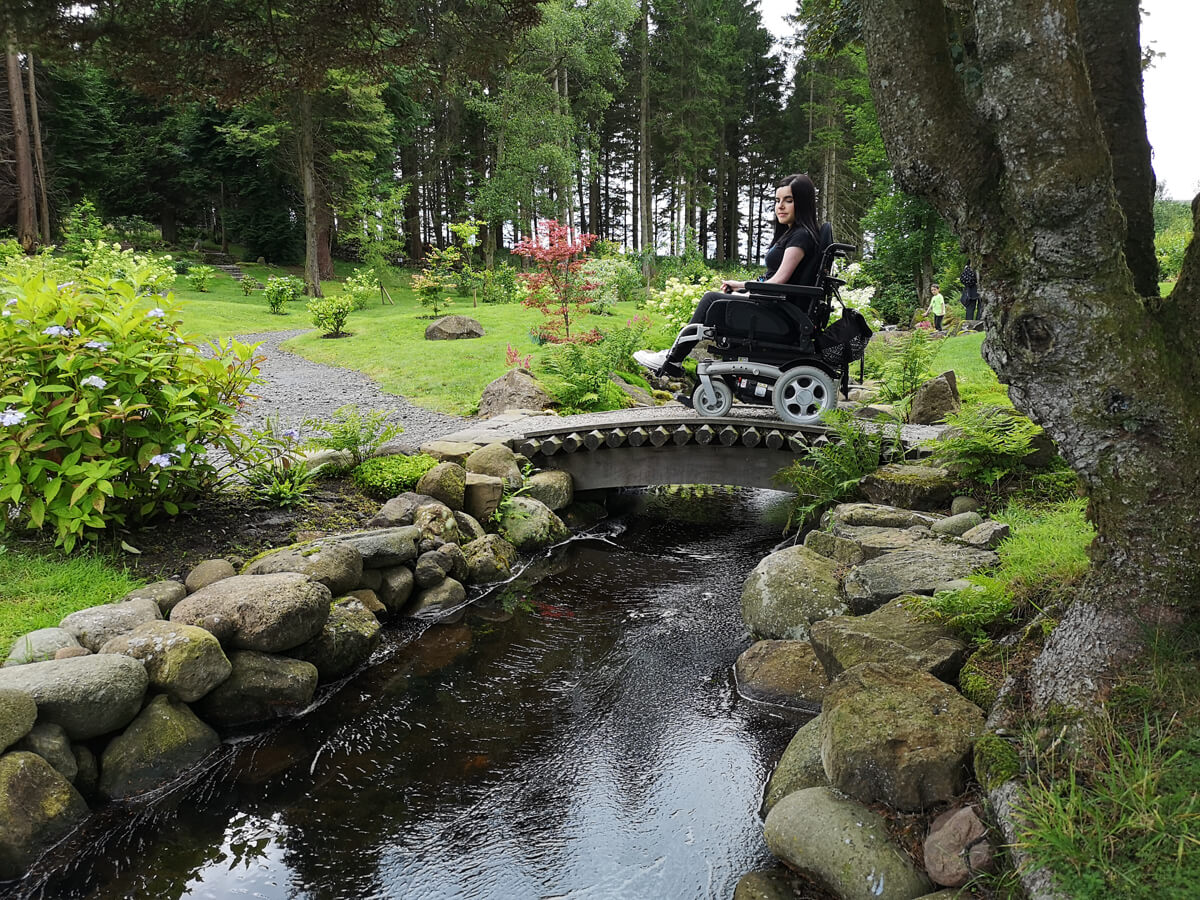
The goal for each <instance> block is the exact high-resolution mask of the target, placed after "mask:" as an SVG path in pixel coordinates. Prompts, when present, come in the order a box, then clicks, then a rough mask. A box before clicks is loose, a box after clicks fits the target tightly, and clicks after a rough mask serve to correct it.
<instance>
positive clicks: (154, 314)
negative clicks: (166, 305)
mask: <svg viewBox="0 0 1200 900" xmlns="http://www.w3.org/2000/svg"><path fill="white" fill-rule="evenodd" d="M166 315H167V314H166V313H165V312H163V311H162V309H160V308H159V307H157V306H156V307H154V309H151V310H149V311H147V313H146V318H147V319H162V318H165V317H166Z"/></svg>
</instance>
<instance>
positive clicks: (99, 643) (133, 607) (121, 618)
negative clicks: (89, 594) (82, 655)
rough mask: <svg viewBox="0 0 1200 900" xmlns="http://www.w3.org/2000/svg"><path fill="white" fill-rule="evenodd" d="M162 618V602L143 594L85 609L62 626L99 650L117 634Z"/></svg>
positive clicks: (86, 645) (84, 644)
mask: <svg viewBox="0 0 1200 900" xmlns="http://www.w3.org/2000/svg"><path fill="white" fill-rule="evenodd" d="M161 618H162V611H161V610H160V609H159V608H158V604H157V603H155V602H154V601H153V600H151V599H149V598H147V597H143V598H140V599H137V600H125V601H123V602H121V603H108V604H105V605H104V606H92V607H89V608H88V609H81V610H79V611H78V612H73V613H71V614H70V615H69V616H67V617H66V618H65V619H63V620H62V621H61V622H60V623H59V627H60V628H62V629H63V630H64V631H66V632H67V633H69V634H70V635H71V637H73V638H75V640H77V641H79V643H80V644H81V645H83V646H84V647H87V649H89V650H91V651H92V652H93V653H95V652H96V651H97V650H99V649H100V648H101V647H103V646H104V645H105V644H106V643H107V642H108V641H109V640H111V639H112V638H115V637H116V636H117V635H119V634H125V633H126V632H128V631H133V629H135V628H137V627H138V626H139V625H143V624H145V623H146V622H153V621H155V620H157V619H161Z"/></svg>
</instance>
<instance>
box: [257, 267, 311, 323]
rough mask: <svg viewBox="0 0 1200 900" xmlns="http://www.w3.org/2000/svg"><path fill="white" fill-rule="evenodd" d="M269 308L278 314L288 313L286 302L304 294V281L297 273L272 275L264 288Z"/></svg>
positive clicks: (297, 298)
mask: <svg viewBox="0 0 1200 900" xmlns="http://www.w3.org/2000/svg"><path fill="white" fill-rule="evenodd" d="M263 296H264V297H266V298H267V308H268V309H269V310H271V312H273V313H275V314H276V315H278V316H285V315H287V310H285V309H284V308H283V305H284V304H285V303H289V302H294V301H296V300H299V299H300V298H301V297H303V296H304V282H303V281H301V280H300V279H299V278H297V277H296V276H295V275H272V276H271V277H269V278H268V279H267V285H266V287H264V288H263Z"/></svg>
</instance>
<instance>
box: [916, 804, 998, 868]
mask: <svg viewBox="0 0 1200 900" xmlns="http://www.w3.org/2000/svg"><path fill="white" fill-rule="evenodd" d="M924 849H925V853H924V856H925V871H926V872H928V873H929V877H930V878H932V879H933V881H934V883H935V884H940V885H943V886H945V887H962V886H963V885H965V884H966V883H967V882H968V881H970V880H971V879H972V878H975V877H977V876H979V875H983V874H986V873H988V872H993V871H995V868H996V854H995V851H994V850H993V849H992V844H991V842H990V841H989V840H988V830H987V826H986V825H984V824H983V822H982V821H981V820H980V818H979V816H978V815H976V814H975V810H974V809H973V808H972V807H970V806H963V807H958V808H955V809H948V810H946V811H945V812H944V813H942V814H941V815H940V816H938V817H937V818H936V819H934V820H933V824H932V825H931V826H930V827H929V837H927V838H925V848H924Z"/></svg>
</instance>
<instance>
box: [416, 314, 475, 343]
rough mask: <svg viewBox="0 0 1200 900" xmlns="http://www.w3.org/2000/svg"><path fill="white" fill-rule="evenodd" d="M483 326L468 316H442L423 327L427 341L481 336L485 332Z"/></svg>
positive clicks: (457, 339)
mask: <svg viewBox="0 0 1200 900" xmlns="http://www.w3.org/2000/svg"><path fill="white" fill-rule="evenodd" d="M486 333H487V332H485V331H484V330H483V326H482V325H480V324H479V323H478V322H476V321H475V320H474V319H472V318H471V317H470V316H442V317H441V318H440V319H438V320H437V321H435V322H431V323H430V324H429V326H428V327H427V328H426V329H425V340H427V341H461V340H470V339H471V338H481V337H483V336H484V334H486Z"/></svg>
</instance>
